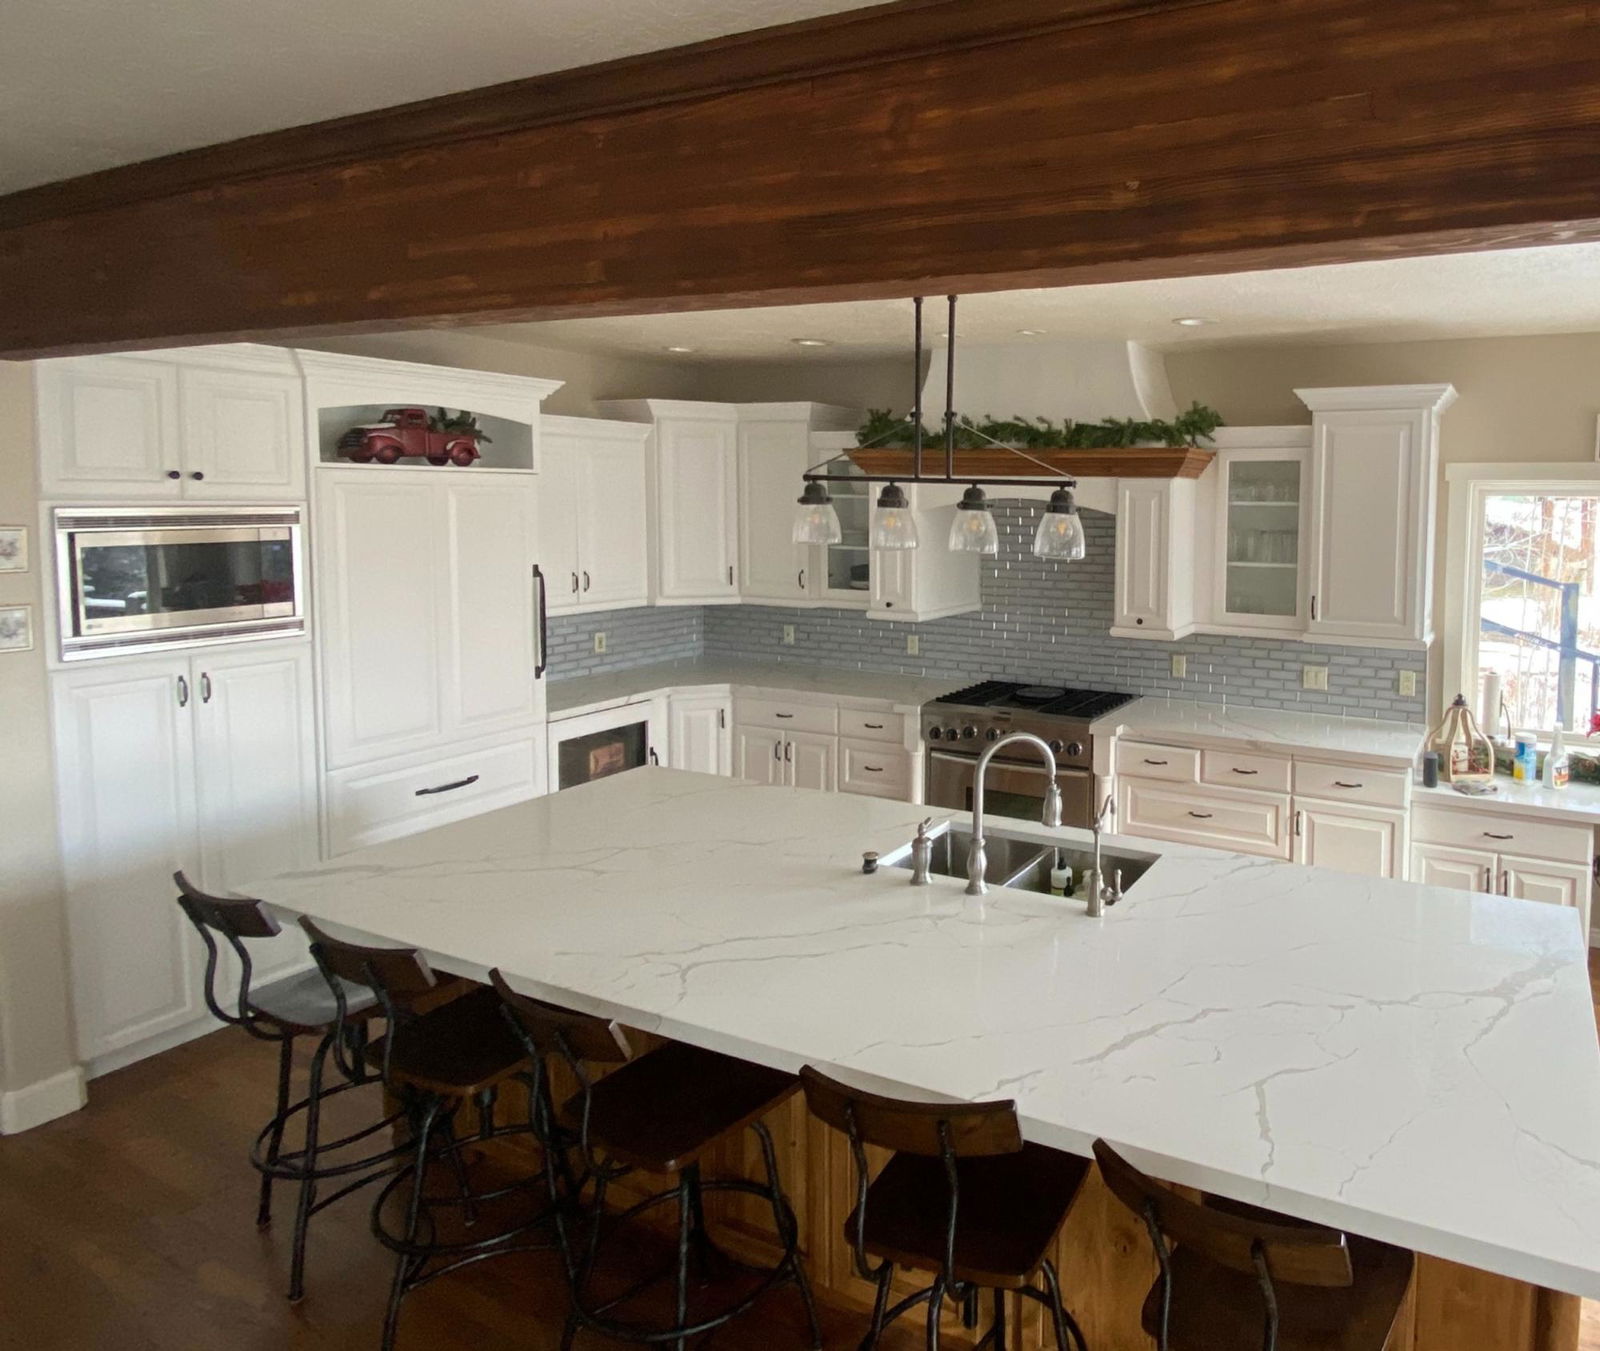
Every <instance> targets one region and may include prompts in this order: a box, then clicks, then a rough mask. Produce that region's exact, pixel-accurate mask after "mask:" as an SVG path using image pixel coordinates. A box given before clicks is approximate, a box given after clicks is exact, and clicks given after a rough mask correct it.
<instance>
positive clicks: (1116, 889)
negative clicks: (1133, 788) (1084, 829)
mask: <svg viewBox="0 0 1600 1351" xmlns="http://www.w3.org/2000/svg"><path fill="white" fill-rule="evenodd" d="M1116 814H1117V802H1116V799H1115V798H1113V797H1111V796H1110V795H1109V794H1108V795H1107V797H1106V800H1105V801H1104V802H1102V803H1101V804H1100V810H1099V811H1098V812H1096V813H1095V816H1094V827H1093V829H1094V875H1093V876H1092V877H1091V878H1090V879H1089V918H1090V919H1099V918H1100V917H1101V916H1102V915H1104V914H1105V912H1106V906H1107V905H1115V904H1116V903H1117V902H1118V901H1120V900H1121V899H1122V869H1121V868H1118V869H1117V871H1116V875H1115V877H1114V878H1113V879H1112V881H1110V882H1107V881H1106V879H1105V874H1104V873H1103V872H1102V871H1101V869H1100V832H1101V831H1102V830H1104V829H1105V824H1106V819H1107V818H1108V817H1112V816H1115V815H1116Z"/></svg>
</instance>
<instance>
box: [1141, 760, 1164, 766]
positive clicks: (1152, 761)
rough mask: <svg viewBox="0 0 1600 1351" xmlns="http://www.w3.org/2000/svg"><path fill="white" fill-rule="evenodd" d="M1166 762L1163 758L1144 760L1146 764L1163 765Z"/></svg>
mask: <svg viewBox="0 0 1600 1351" xmlns="http://www.w3.org/2000/svg"><path fill="white" fill-rule="evenodd" d="M1166 763H1167V762H1166V761H1165V760H1146V761H1145V764H1147V765H1164V764H1166Z"/></svg>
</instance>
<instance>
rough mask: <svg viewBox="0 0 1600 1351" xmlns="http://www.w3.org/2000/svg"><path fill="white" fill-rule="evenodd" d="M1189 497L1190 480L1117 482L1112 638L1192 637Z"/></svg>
mask: <svg viewBox="0 0 1600 1351" xmlns="http://www.w3.org/2000/svg"><path fill="white" fill-rule="evenodd" d="M1195 495H1196V490H1195V480H1193V479H1182V478H1178V479H1136V478H1130V479H1119V480H1118V482H1117V556H1116V608H1115V618H1114V620H1113V623H1112V628H1111V632H1112V634H1113V635H1114V636H1116V637H1119V638H1162V639H1167V640H1171V639H1174V638H1182V637H1184V636H1186V635H1187V634H1190V633H1193V632H1194V628H1195V566H1194V559H1195V520H1196V514H1197V513H1196V505H1195Z"/></svg>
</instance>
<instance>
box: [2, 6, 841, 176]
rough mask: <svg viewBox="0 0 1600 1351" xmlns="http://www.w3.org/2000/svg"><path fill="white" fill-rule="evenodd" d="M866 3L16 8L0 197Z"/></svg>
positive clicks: (10, 33)
mask: <svg viewBox="0 0 1600 1351" xmlns="http://www.w3.org/2000/svg"><path fill="white" fill-rule="evenodd" d="M863 3H865V0H453V2H451V0H445V2H444V3H431V4H430V3H427V0H3V3H0V12H3V14H4V16H5V17H4V23H3V24H0V31H3V33H4V38H5V40H4V41H3V42H0V193H4V192H12V191H15V190H16V189H18V188H23V187H28V186H30V185H32V184H35V183H45V182H50V181H52V180H54V179H58V178H71V177H73V176H75V175H77V174H83V173H89V172H91V171H93V170H96V169H106V168H110V167H112V166H114V165H118V164H129V163H133V162H135V161H137V160H144V159H151V158H153V157H155V156H157V155H166V154H170V153H172V152H174V151H178V150H188V149H192V148H193V147H195V146H201V145H211V144H214V143H216V142H219V141H229V140H233V139H235V138H236V137H240V136H249V135H253V134H255V133H257V132H263V131H276V130H279V129H281V128H283V127H291V126H299V125H301V124H304V123H308V122H320V121H322V120H324V119H325V118H330V117H341V116H344V115H346V114H349V113H358V112H365V111H367V110H368V109H372V108H384V107H388V106H390V105H393V104H397V103H409V102H411V101H413V100H415V99H423V98H431V97H433V96H434V95H438V94H449V93H455V92H457V91H459V90H463V89H476V88H479V87H480V86H483V85H488V84H497V83H499V82H500V81H503V80H515V79H519V78H522V77H524V76H528V75H540V74H544V73H547V72H549V71H553V70H565V69H569V68H571V67H573V66H584V65H589V64H591V63H592V62H596V61H608V60H611V59H613V58H616V57H621V56H631V55H635V54H637V53H639V52H648V51H657V50H660V49H662V48H666V47H676V46H679V45H681V44H683V43H686V42H697V41H700V40H702V39H705V38H713V37H719V36H721V35H723V34H727V33H739V32H744V31H746V30H748V29H752V28H764V27H767V26H768V25H770V24H777V23H788V22H790V21H792V20H795V19H808V18H814V17H816V16H818V15H821V14H832V13H836V12H838V11H840V10H846V9H856V8H859V7H860V6H861V5H862V4H863Z"/></svg>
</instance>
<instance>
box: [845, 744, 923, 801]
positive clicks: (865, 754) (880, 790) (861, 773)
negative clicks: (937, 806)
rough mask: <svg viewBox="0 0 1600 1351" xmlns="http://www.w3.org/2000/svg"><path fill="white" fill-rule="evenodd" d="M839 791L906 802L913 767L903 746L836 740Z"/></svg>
mask: <svg viewBox="0 0 1600 1351" xmlns="http://www.w3.org/2000/svg"><path fill="white" fill-rule="evenodd" d="M838 775H839V791H840V792H841V793H860V794H861V795H862V796H864V797H883V798H891V799H893V800H895V801H897V802H910V801H911V799H912V794H913V792H914V784H913V779H914V776H915V765H914V763H913V758H912V755H911V752H910V751H908V750H906V749H905V748H904V747H903V746H897V745H891V744H889V743H887V742H882V741H849V740H846V739H844V738H843V737H841V738H840V739H839V766H838Z"/></svg>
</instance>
